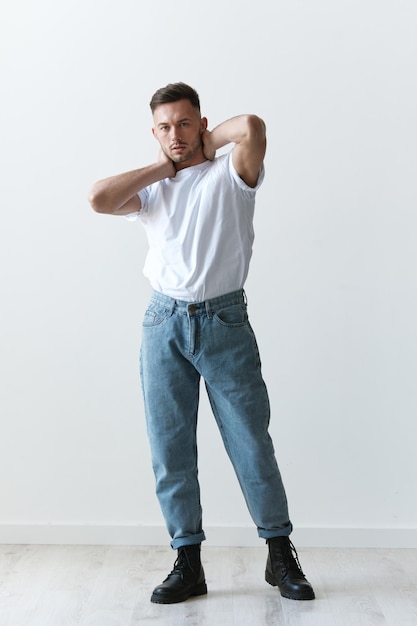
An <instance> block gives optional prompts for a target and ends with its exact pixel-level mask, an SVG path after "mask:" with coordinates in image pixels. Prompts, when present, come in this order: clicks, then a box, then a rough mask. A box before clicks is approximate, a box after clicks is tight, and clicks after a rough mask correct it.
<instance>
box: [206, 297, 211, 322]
mask: <svg viewBox="0 0 417 626" xmlns="http://www.w3.org/2000/svg"><path fill="white" fill-rule="evenodd" d="M205 304H206V313H207V317H208V318H209V320H211V318H212V317H213V315H212V312H211V306H210V300H206V302H205Z"/></svg>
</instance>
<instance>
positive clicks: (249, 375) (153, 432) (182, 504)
mask: <svg viewBox="0 0 417 626" xmlns="http://www.w3.org/2000/svg"><path fill="white" fill-rule="evenodd" d="M142 330H143V332H142V347H141V379H142V388H143V396H144V403H145V413H146V420H147V430H148V436H149V441H150V446H151V454H152V465H153V469H154V473H155V479H156V493H157V496H158V499H159V503H160V506H161V509H162V512H163V515H164V518H165V521H166V525H167V528H168V532H169V533H170V535H171V538H172V541H171V546H172V547H173V548H174V549H177V548H179V547H181V546H184V545H190V544H197V543H200V542H201V541H203V540H204V539H205V535H204V531H203V525H202V510H201V504H200V487H199V482H198V468H197V440H196V429H197V412H198V403H199V389H200V377H201V376H202V377H203V378H204V381H205V385H206V389H207V393H208V397H209V400H210V404H211V407H212V410H213V413H214V416H215V419H216V421H217V425H218V428H219V430H220V433H221V436H222V438H223V442H224V446H225V448H226V451H227V453H228V455H229V458H230V460H231V462H232V464H233V467H234V470H235V472H236V475H237V478H238V480H239V484H240V487H241V489H242V492H243V495H244V497H245V500H246V504H247V506H248V509H249V512H250V514H251V517H252V519H253V521H254V523H255V525H256V526H257V529H258V535H259V536H260V537H263V538H265V539H268V538H270V537H277V536H282V535H285V536H288V535H289V534H290V533H291V530H292V525H291V522H290V520H289V516H288V507H287V499H286V495H285V490H284V486H283V484H282V480H281V475H280V472H279V469H278V465H277V462H276V459H275V453H274V448H273V444H272V441H271V438H270V436H269V433H268V426H269V417H270V411H269V400H268V394H267V390H266V387H265V383H264V381H263V378H262V374H261V363H260V358H259V352H258V347H257V344H256V339H255V336H254V333H253V330H252V328H251V326H250V324H249V321H248V316H247V307H246V299H245V295H244V292H243V290H239V291H235V292H233V293H229V294H226V295H224V296H220V297H218V298H214V299H212V300H207V301H206V302H201V303H192V302H184V301H180V300H174V299H172V298H170V297H168V296H165V295H163V294H161V293H158V292H154V293H153V296H152V299H151V302H150V304H149V307H148V309H147V311H146V313H145V317H144V321H143V329H142ZM219 488H221V486H219Z"/></svg>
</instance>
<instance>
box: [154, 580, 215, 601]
mask: <svg viewBox="0 0 417 626" xmlns="http://www.w3.org/2000/svg"><path fill="white" fill-rule="evenodd" d="M206 594H207V585H206V583H205V582H204V583H200V584H199V585H196V586H195V587H193V589H191V590H188V591H187V592H186V593H184V594H182V595H181V594H177V595H175V596H173V595H171V596H170V595H169V594H167V595H166V596H161V595H159V594H153V595H152V596H151V602H153V603H154V604H177V602H185V600H188V598H191V597H193V596H204V595H206Z"/></svg>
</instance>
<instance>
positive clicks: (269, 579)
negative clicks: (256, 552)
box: [265, 570, 315, 600]
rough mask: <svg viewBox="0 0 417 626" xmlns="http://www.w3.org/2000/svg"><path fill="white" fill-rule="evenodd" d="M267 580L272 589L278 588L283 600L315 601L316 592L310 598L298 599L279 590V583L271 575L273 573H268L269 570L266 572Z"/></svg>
mask: <svg viewBox="0 0 417 626" xmlns="http://www.w3.org/2000/svg"><path fill="white" fill-rule="evenodd" d="M265 580H266V582H267V583H268V584H269V585H271V586H272V587H278V589H279V592H280V594H281V595H282V597H283V598H288V599H289V600H314V598H315V595H314V591H313V592H312V594H310V595H309V596H308V597H305V596H304V597H297V595H296V594H295V595H294V594H293V595H290V594H289V593H286V592H285V591H282V590H281V589H280V588H279V585H278V584H277V582H276V581H275V578H274V576H273V575H272V574H271V572H268V570H265Z"/></svg>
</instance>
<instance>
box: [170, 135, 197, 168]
mask: <svg viewBox="0 0 417 626" xmlns="http://www.w3.org/2000/svg"><path fill="white" fill-rule="evenodd" d="M202 145H203V143H202V141H201V138H200V139H199V141H198V142H197V143H196V144H195V145H194V146H191V147H190V146H188V145H187V144H183V143H179V144H176V146H178V147H180V148H182V147H183V148H184V150H181V151H180V152H178V153H177V152H175V150H174V148H175V146H172V147H171V148H169V151H168V152H167V151H165V154H166V155H167V156H168V157H169V158H170V159H171V160H172V161H173V162H174V163H184V162H185V161H189V160H190V159H192V158H193V156H194V155H195V154H197V152H198V151H199V150H200V148H201V147H202Z"/></svg>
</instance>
